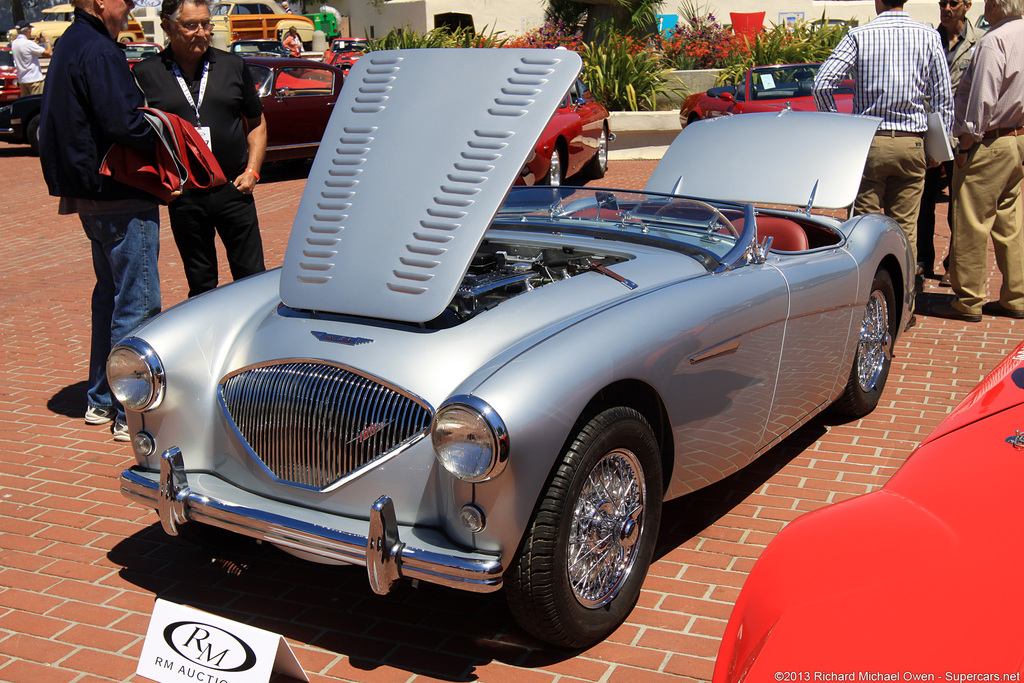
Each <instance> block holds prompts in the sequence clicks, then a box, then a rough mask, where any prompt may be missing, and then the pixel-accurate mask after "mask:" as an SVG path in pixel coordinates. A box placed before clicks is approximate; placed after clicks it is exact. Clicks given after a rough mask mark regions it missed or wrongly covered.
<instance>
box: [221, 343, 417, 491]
mask: <svg viewBox="0 0 1024 683" xmlns="http://www.w3.org/2000/svg"><path fill="white" fill-rule="evenodd" d="M221 396H222V399H223V402H224V406H225V408H226V410H227V414H228V417H229V418H230V419H231V421H232V422H233V423H234V425H235V427H236V428H237V429H238V432H239V433H240V434H241V435H242V437H243V438H244V439H245V441H246V442H247V443H248V445H249V448H250V450H251V451H252V452H253V453H254V454H255V455H256V457H258V458H259V459H260V460H261V461H262V462H263V464H264V465H266V467H267V468H268V469H269V470H270V471H271V472H273V473H274V475H275V476H277V477H278V478H279V479H282V480H284V481H287V482H290V483H293V484H298V485H300V486H308V487H312V488H316V489H322V488H325V487H327V486H330V485H331V484H333V483H334V482H336V481H338V480H339V479H341V478H343V477H344V476H345V475H347V474H349V473H351V472H353V471H355V470H357V469H359V468H360V467H362V466H363V465H366V464H367V463H370V462H373V461H374V460H376V459H378V458H380V457H382V456H384V455H386V454H387V453H389V452H391V451H393V450H394V449H395V448H397V447H399V446H401V445H402V444H404V443H406V442H408V441H409V440H410V439H412V438H414V437H415V436H417V435H419V434H421V433H423V432H424V431H425V430H426V429H427V428H428V427H429V426H430V420H431V417H432V416H431V411H430V409H429V408H427V406H426V405H424V404H422V403H421V402H419V401H417V400H416V399H414V398H412V397H411V396H409V395H407V394H404V393H402V392H400V391H398V390H397V389H394V388H392V387H389V386H386V385H384V384H381V383H380V382H378V381H376V380H374V379H371V378H369V377H365V376H363V375H360V374H358V373H356V372H353V371H351V370H348V369H346V368H342V367H339V366H335V365H329V364H326V363H321V362H311V361H291V362H285V363H279V364H275V365H266V366H258V367H253V368H249V369H247V370H243V371H242V372H239V373H237V374H235V375H231V376H229V377H226V378H224V379H223V380H221Z"/></svg>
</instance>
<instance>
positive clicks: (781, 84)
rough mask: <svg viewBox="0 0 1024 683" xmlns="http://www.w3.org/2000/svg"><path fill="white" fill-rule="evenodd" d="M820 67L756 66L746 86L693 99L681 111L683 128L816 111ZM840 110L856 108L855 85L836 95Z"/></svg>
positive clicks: (719, 89)
mask: <svg viewBox="0 0 1024 683" xmlns="http://www.w3.org/2000/svg"><path fill="white" fill-rule="evenodd" d="M820 66H821V64H820V63H808V64H775V65H772V66H756V67H754V68H752V69H749V70H748V71H747V74H746V76H744V78H743V82H742V83H739V84H737V85H721V86H718V87H715V88H711V89H710V90H708V91H707V92H702V93H697V94H695V95H690V96H689V97H687V98H686V100H685V101H684V102H683V106H682V108H681V109H680V110H679V124H680V125H681V126H682V127H683V128H686V125H687V124H689V123H693V122H694V121H699V120H701V119H709V118H712V117H715V116H728V115H730V114H749V113H750V112H755V111H758V112H764V111H779V110H780V109H792V110H794V111H815V110H816V108H815V106H814V97H813V96H812V95H811V88H812V86H813V85H814V76H815V74H817V73H818V67H820ZM835 99H836V107H838V108H839V111H841V112H843V113H846V114H849V113H850V112H851V111H852V108H853V81H852V80H850V79H846V80H844V81H843V82H842V83H841V84H840V87H839V88H837V89H836V92H835Z"/></svg>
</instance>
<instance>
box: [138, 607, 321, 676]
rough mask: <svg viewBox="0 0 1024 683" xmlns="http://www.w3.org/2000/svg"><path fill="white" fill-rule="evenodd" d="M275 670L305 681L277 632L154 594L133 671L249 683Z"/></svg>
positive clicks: (148, 674) (141, 673)
mask: <svg viewBox="0 0 1024 683" xmlns="http://www.w3.org/2000/svg"><path fill="white" fill-rule="evenodd" d="M274 671H277V672H278V673H282V674H286V675H288V676H291V677H292V678H297V679H299V680H302V681H309V678H308V677H307V676H306V674H305V672H304V671H303V670H302V667H301V666H299V662H298V660H297V659H295V653H294V652H292V649H291V647H289V646H288V643H287V642H286V641H285V639H284V638H283V637H282V636H280V635H278V634H276V633H270V632H269V631H264V630H263V629H259V628H256V627H254V626H246V625H245V624H240V623H238V622H235V621H231V620H230V619H224V618H223V617H218V616H215V615H213V614H209V613H207V612H200V611H199V610H197V609H192V608H191V607H186V606H184V605H178V604H175V603H173V602H167V601H166V600H157V601H156V604H155V605H154V606H153V616H152V617H150V620H149V630H148V631H146V640H145V642H144V643H143V644H142V655H141V656H140V657H139V667H138V668H137V669H136V670H135V673H137V674H138V675H140V676H145V677H146V678H149V679H150V680H154V681H157V683H195V681H205V682H207V683H251V682H253V681H269V680H270V674H271V672H274Z"/></svg>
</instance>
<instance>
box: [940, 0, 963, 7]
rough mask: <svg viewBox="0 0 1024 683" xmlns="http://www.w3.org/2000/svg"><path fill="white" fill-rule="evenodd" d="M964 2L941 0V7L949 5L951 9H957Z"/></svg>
mask: <svg viewBox="0 0 1024 683" xmlns="http://www.w3.org/2000/svg"><path fill="white" fill-rule="evenodd" d="M962 4H963V2H962V0H939V7H949V9H956V8H957V7H959V6H960V5H962Z"/></svg>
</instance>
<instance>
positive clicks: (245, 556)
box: [0, 143, 1021, 683]
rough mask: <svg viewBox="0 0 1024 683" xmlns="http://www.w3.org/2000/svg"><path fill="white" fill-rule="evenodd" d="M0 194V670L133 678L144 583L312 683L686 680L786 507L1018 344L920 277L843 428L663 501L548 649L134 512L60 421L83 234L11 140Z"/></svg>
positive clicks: (291, 172)
mask: <svg viewBox="0 0 1024 683" xmlns="http://www.w3.org/2000/svg"><path fill="white" fill-rule="evenodd" d="M652 168H653V164H652V163H651V162H617V163H616V164H615V165H614V166H613V168H612V171H611V172H610V173H609V176H608V178H606V179H605V181H602V182H601V183H599V184H602V185H608V186H632V187H642V185H643V183H644V181H645V179H646V177H647V175H648V174H649V173H650V170H651V169H652ZM303 173H304V167H303V166H302V165H293V166H287V167H278V168H271V169H268V171H267V173H266V174H265V177H264V182H263V183H261V184H260V185H259V186H258V188H257V201H258V205H259V207H260V215H261V223H262V228H263V232H264V235H265V239H266V251H267V262H268V264H270V265H277V264H279V263H280V262H281V259H282V257H283V254H284V249H285V245H286V238H287V231H288V229H289V227H290V222H291V218H292V214H293V212H294V209H295V206H296V204H297V201H298V197H299V194H300V192H301V188H302V175H303ZM0 190H2V192H3V195H2V196H3V207H2V211H0V228H2V234H3V236H4V239H3V242H2V244H0V264H2V268H0V283H2V291H3V292H4V298H3V301H2V303H0V329H2V330H3V344H2V350H0V410H2V415H3V417H2V422H0V680H2V681H11V682H17V683H27V682H30V681H31V682H32V683H50V682H56V683H86V682H91V681H141V680H144V679H141V678H139V677H136V676H135V675H134V670H135V667H136V664H137V657H138V655H139V653H140V651H141V648H142V641H143V637H144V634H145V631H146V626H147V624H148V621H149V615H150V613H151V611H152V607H153V600H154V598H155V597H161V598H165V599H168V600H173V601H180V602H183V603H187V604H189V605H192V606H194V607H197V608H200V609H204V610H208V611H211V612H214V613H217V614H220V615H223V616H226V617H228V618H232V619H237V620H240V621H244V622H248V623H251V624H254V625H257V626H260V627H263V628H267V629H270V630H272V631H275V632H278V633H281V634H282V635H284V636H285V637H286V638H287V639H288V641H289V642H290V643H291V645H292V646H293V649H295V651H296V653H297V655H298V658H299V661H300V662H301V664H302V666H303V667H304V669H305V670H306V671H307V672H308V673H309V674H310V677H311V679H312V680H313V681H316V682H318V683H319V682H322V681H381V682H391V681H395V682H399V681H432V680H445V681H473V680H480V681H504V682H510V681H516V682H523V683H534V682H536V683H547V682H554V681H557V682H559V683H568V682H570V681H602V682H608V683H619V682H625V681H659V680H670V679H671V680H683V681H687V680H689V681H706V680H708V678H709V677H710V674H711V670H712V666H713V662H714V657H715V655H716V652H717V648H718V641H719V638H720V636H721V633H722V631H723V629H724V625H725V620H726V618H727V617H728V614H729V611H730V609H731V607H732V604H733V602H734V600H735V599H736V596H737V593H738V591H739V588H740V586H741V585H742V583H743V580H744V578H745V577H746V575H747V572H748V571H749V570H750V567H751V565H752V564H753V562H754V560H755V559H756V558H757V556H758V555H759V554H760V552H761V551H762V549H763V548H764V546H765V544H766V543H768V541H770V540H771V539H772V537H773V536H774V535H775V534H776V533H778V531H779V530H780V529H782V527H783V526H785V524H786V523H787V522H789V521H790V520H792V519H793V518H795V517H796V516H798V515H800V514H801V513H803V512H807V511H809V510H813V509H816V508H818V507H820V506H822V505H825V504H827V503H832V502H835V501H839V500H843V499H845V498H849V497H850V496H853V495H857V494H860V493H865V492H867V491H871V490H873V489H875V488H877V487H879V486H880V485H882V484H883V483H884V482H885V481H886V480H887V479H888V478H889V477H890V476H891V475H892V473H893V472H894V471H895V470H896V468H897V467H899V465H900V463H902V462H903V460H904V459H905V458H906V456H907V455H908V454H909V453H910V451H911V450H912V448H913V447H914V446H915V445H916V444H917V443H919V442H920V441H921V439H922V438H923V437H924V436H925V435H926V434H928V432H929V431H931V430H932V429H933V428H934V427H935V425H936V424H938V422H939V421H940V420H941V419H942V417H943V416H944V415H946V413H947V412H948V411H949V410H950V409H951V408H952V407H953V405H955V404H956V402H957V401H959V400H960V399H961V398H962V397H963V396H964V395H965V394H966V393H967V391H968V390H969V389H970V388H971V387H973V386H974V385H975V384H976V383H977V382H978V381H979V380H980V379H981V378H982V377H983V375H984V374H985V373H986V372H987V371H988V370H989V369H991V368H992V367H993V366H994V365H995V364H996V363H997V362H998V361H999V360H1000V359H1001V358H1002V357H1003V356H1004V355H1005V354H1006V353H1008V352H1009V351H1010V350H1011V349H1012V348H1013V347H1014V346H1015V345H1016V344H1017V343H1018V341H1019V338H1020V333H1019V331H1018V330H1017V329H1015V325H1020V324H1021V323H1014V322H1013V321H1010V320H1008V319H992V318H986V319H985V321H984V322H983V323H981V324H975V325H969V324H966V323H959V322H954V321H948V320H943V319H938V318H932V317H928V316H927V315H925V314H922V311H926V309H927V307H928V306H929V305H930V304H931V303H932V302H934V301H937V300H942V299H943V297H944V296H945V293H946V292H948V290H941V289H938V288H936V286H935V283H929V284H928V286H927V289H926V292H925V293H924V294H923V295H922V297H921V299H920V300H919V306H918V309H919V313H918V319H919V323H918V325H917V327H916V328H914V329H913V330H911V332H910V333H909V334H908V335H907V336H905V337H904V339H903V341H902V342H901V343H900V344H899V345H898V347H897V349H896V352H897V358H896V360H895V362H894V365H893V369H892V373H891V375H890V377H889V384H888V387H887V389H886V391H885V394H884V395H883V397H882V402H881V405H880V406H879V408H878V409H877V410H876V411H875V412H874V413H872V414H871V415H869V416H868V417H866V418H864V419H862V420H859V421H856V422H850V423H841V422H836V421H834V420H833V419H831V418H828V417H820V418H818V419H816V420H814V421H812V422H811V423H810V424H808V425H806V426H805V427H804V428H802V429H801V430H800V431H798V432H797V433H796V434H794V435H793V436H791V437H790V438H789V439H787V440H786V441H785V442H784V443H783V444H782V445H780V446H779V447H777V448H775V449H774V450H772V451H770V452H769V453H767V454H766V455H764V456H763V457H762V458H760V459H759V460H758V461H757V462H755V463H754V464H753V465H751V466H750V467H748V468H746V469H745V470H743V471H741V472H739V473H737V474H736V475H734V476H732V477H730V478H729V479H727V480H726V481H724V482H721V483H719V484H716V485H714V486H711V487H709V488H707V489H704V490H703V491H701V492H699V493H697V494H695V495H692V496H690V497H688V498H686V499H683V500H676V501H673V502H671V503H668V504H667V505H666V507H665V512H664V523H663V528H662V529H661V536H660V541H659V547H658V551H657V554H656V561H655V563H654V565H653V566H652V568H651V572H650V576H649V578H648V580H647V582H646V583H645V585H644V591H643V594H642V596H641V599H640V604H639V606H638V607H637V609H636V610H635V611H634V612H633V613H632V615H631V616H630V618H629V620H628V621H627V623H626V624H625V625H623V626H622V628H621V629H619V630H618V631H617V632H616V633H615V634H614V635H613V636H612V637H611V638H609V639H608V640H607V641H606V642H604V643H601V644H600V645H597V646H595V647H593V648H590V649H589V650H586V651H583V652H578V653H576V652H569V653H567V652H561V651H556V650H552V649H547V648H545V647H543V646H541V645H540V644H539V643H537V642H536V641H533V640H532V639H530V638H529V637H527V636H526V635H525V634H523V632H521V631H520V630H519V629H518V628H517V626H516V625H515V623H514V621H513V620H512V618H511V616H510V614H509V612H508V609H507V608H506V607H505V604H504V600H503V598H502V596H501V595H500V594H498V595H489V596H479V595H469V594H463V593H460V592H457V591H453V590H447V589H442V588H438V587H433V586H421V587H420V588H418V589H413V588H411V587H402V588H400V589H399V590H397V591H396V592H394V593H393V594H392V595H389V596H388V597H384V598H379V597H376V596H374V595H372V593H371V591H370V589H369V588H368V587H367V582H366V578H365V570H363V569H362V568H357V567H323V566H319V565H314V564H309V563H304V562H301V561H299V560H295V559H293V558H291V557H289V556H286V555H284V554H283V553H280V552H279V551H277V550H275V549H273V548H269V547H264V546H260V545H257V544H255V543H251V542H248V541H245V540H242V541H240V542H238V543H234V544H228V545H226V546H225V547H223V549H222V550H220V551H218V552H216V553H214V554H211V553H209V552H207V551H204V550H202V549H201V548H199V547H196V546H194V545H191V544H189V543H188V542H186V541H182V540H178V539H170V538H168V537H167V536H165V535H164V534H163V533H162V531H161V530H160V526H159V523H158V521H157V518H156V515H155V514H154V513H152V512H149V511H146V510H144V509H142V508H139V507H135V506H130V505H128V504H127V503H126V501H124V500H123V499H122V498H121V496H120V494H119V493H118V492H117V475H118V474H119V472H120V471H121V470H122V469H123V468H124V467H126V466H127V465H129V464H131V462H132V457H131V453H130V449H129V446H127V445H125V444H117V443H115V442H113V441H111V440H110V438H109V434H108V433H107V432H106V431H105V430H104V429H103V428H102V427H86V426H85V425H84V424H83V421H82V417H83V411H84V404H85V399H84V391H85V390H84V379H85V377H86V362H87V357H88V343H89V318H88V309H89V306H88V301H89V295H90V288H91V284H92V281H93V276H92V272H91V266H90V255H89V247H88V242H87V240H86V238H85V237H84V235H83V234H82V231H81V228H80V227H79V224H78V222H77V219H76V218H74V217H61V216H58V215H57V214H56V200H54V199H53V198H50V197H48V196H47V195H46V191H45V187H44V185H43V182H42V179H41V177H40V174H39V170H38V162H37V160H36V159H34V158H32V157H28V156H27V155H26V152H25V148H21V147H11V146H8V145H5V144H3V143H0ZM941 221H943V222H942V224H941V225H940V227H939V230H938V231H939V239H938V242H940V243H939V244H937V248H936V250H937V251H938V252H939V253H943V252H944V250H945V242H946V239H947V238H948V230H946V229H945V223H944V217H943V218H942V219H941ZM164 225H165V226H166V214H165V215H164ZM161 249H162V251H161V257H160V268H161V274H162V282H163V287H164V304H165V307H166V306H170V305H171V304H174V303H176V302H178V301H180V300H182V299H183V298H184V296H185V284H184V278H183V277H182V275H181V266H180V262H179V260H178V257H177V253H176V251H175V249H174V245H173V243H172V241H171V240H170V237H169V231H168V230H165V231H164V239H163V242H162V245H161ZM222 277H223V278H224V279H225V280H226V279H228V277H227V274H226V273H225V274H224V275H223V276H222ZM996 277H998V276H996ZM992 282H994V283H997V280H994V279H993V280H992ZM277 680H280V681H284V680H290V679H285V678H282V677H278V679H277Z"/></svg>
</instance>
